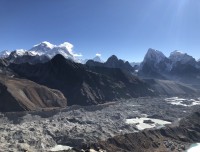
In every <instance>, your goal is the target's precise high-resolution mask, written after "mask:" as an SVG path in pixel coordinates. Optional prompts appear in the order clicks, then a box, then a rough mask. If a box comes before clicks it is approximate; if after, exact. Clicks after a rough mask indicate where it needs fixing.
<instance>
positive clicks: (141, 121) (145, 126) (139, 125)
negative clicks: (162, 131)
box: [126, 118, 171, 130]
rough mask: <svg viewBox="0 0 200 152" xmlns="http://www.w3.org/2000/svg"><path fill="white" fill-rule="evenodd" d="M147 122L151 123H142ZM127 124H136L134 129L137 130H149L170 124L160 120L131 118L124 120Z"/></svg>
mask: <svg viewBox="0 0 200 152" xmlns="http://www.w3.org/2000/svg"><path fill="white" fill-rule="evenodd" d="M146 120H149V121H152V124H151V123H144V121H146ZM126 123H127V124H136V127H137V128H138V129H139V130H144V129H149V128H161V127H164V125H166V124H171V122H168V121H164V120H160V119H151V118H133V119H126Z"/></svg>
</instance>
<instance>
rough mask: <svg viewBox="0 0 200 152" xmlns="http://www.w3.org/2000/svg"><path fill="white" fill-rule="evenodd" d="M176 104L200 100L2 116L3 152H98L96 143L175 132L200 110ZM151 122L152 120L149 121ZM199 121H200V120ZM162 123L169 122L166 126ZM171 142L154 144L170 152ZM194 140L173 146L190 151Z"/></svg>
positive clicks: (145, 100) (154, 100) (145, 101)
mask: <svg viewBox="0 0 200 152" xmlns="http://www.w3.org/2000/svg"><path fill="white" fill-rule="evenodd" d="M172 99H173V101H174V102H179V101H180V100H183V99H184V101H185V103H191V101H193V103H194V102H195V101H196V102H197V101H198V102H200V100H199V97H196V98H192V97H191V98H189V97H181V98H178V97H174V98H170V99H169V98H149V97H145V98H132V99H129V100H121V101H116V102H108V103H106V104H100V105H93V106H71V107H68V108H62V109H60V110H54V111H47V112H42V111H38V112H20V113H16V112H10V113H1V118H0V122H1V123H0V124H1V125H0V133H1V138H0V140H1V143H4V144H3V145H1V146H0V147H1V149H2V150H5V151H6V149H10V150H11V151H12V150H14V151H26V150H27V151H32V152H36V151H38V152H39V151H51V149H53V148H54V147H55V146H56V145H58V146H59V145H63V146H69V147H72V150H73V149H74V150H73V151H80V150H81V149H85V150H86V149H87V148H88V146H89V145H91V146H89V147H90V148H91V149H95V150H96V151H98V150H97V147H98V146H94V143H98V142H99V141H105V140H107V139H109V138H116V137H119V136H122V137H123V136H124V135H125V136H126V135H129V134H130V136H131V134H133V136H135V135H134V133H136V134H139V132H141V131H142V132H143V130H144V129H147V130H148V129H150V130H152V129H153V130H160V129H162V128H163V127H164V126H165V127H167V128H168V129H170V127H172V128H173V127H178V126H179V125H180V123H181V121H182V120H181V119H182V118H184V117H187V116H188V115H190V114H191V113H193V112H195V111H198V110H199V109H200V105H199V104H196V105H193V106H184V105H178V104H177V105H173V104H172V103H170V102H169V100H172ZM133 118H134V119H140V118H141V119H142V121H140V122H133V123H127V121H129V120H131V119H133ZM143 118H144V119H143ZM145 118H146V119H147V118H148V120H152V121H145V120H146V119H145ZM197 120H198V121H199V118H198V119H197ZM162 121H163V122H167V123H163V125H161V124H162ZM195 121H196V120H195ZM160 123H161V124H160ZM139 125H140V126H139ZM185 125H186V124H185ZM149 126H150V127H149ZM141 127H143V128H141ZM147 130H146V131H145V132H146V134H147V135H148V136H152V135H151V133H148V131H147ZM153 130H152V131H153ZM195 131H196V132H197V133H198V130H194V133H195ZM182 133H184V132H182V131H180V133H178V134H177V135H176V132H174V135H173V136H174V138H175V139H176V136H179V134H182ZM156 134H157V133H156ZM170 134H171V133H170ZM198 135H199V134H198ZM159 136H160V135H159ZM185 138H186V137H185ZM122 139H123V138H122ZM198 139H200V138H198ZM154 140H155V141H154ZM169 140H170V139H168V140H164V139H162V138H160V139H153V141H154V142H158V143H160V145H157V147H154V148H153V149H154V150H155V151H156V150H157V151H159V150H161V149H166V148H169V147H168V146H166V144H167V143H166V142H168V141H169ZM193 140H194V139H190V140H189V139H187V140H186V139H185V141H182V140H181V139H179V138H177V139H176V140H175V141H173V145H174V147H175V149H176V148H179V146H182V147H183V148H184V149H186V148H187V147H188V146H189V145H190V143H191V142H192V141H193ZM133 141H134V140H133ZM194 141H195V140H194ZM194 141H193V142H194ZM196 142H197V141H196ZM198 142H200V141H198ZM89 143H90V144H89ZM108 144H109V142H108ZM87 145H88V146H87ZM97 145H98V144H97ZM100 145H101V146H102V148H101V149H103V148H104V150H105V148H107V149H106V151H114V149H115V148H116V147H115V148H113V149H112V148H111V147H109V146H108V145H105V146H106V147H105V146H103V143H100ZM133 145H134V142H133ZM101 146H100V147H101ZM116 146H119V145H116ZM130 146H131V145H130ZM139 146H141V145H138V147H137V146H136V147H135V148H136V151H137V148H141V151H142V150H144V151H151V150H152V147H151V146H150V147H149V146H147V147H146V148H145V147H139ZM133 147H134V146H133ZM58 149H59V148H58ZM78 149H79V150H78ZM111 149H112V150H111ZM145 149H146V150H145ZM117 151H118V150H117ZM128 151H129V150H128Z"/></svg>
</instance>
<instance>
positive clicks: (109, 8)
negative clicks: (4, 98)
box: [0, 0, 200, 61]
mask: <svg viewBox="0 0 200 152" xmlns="http://www.w3.org/2000/svg"><path fill="white" fill-rule="evenodd" d="M42 41H49V42H51V43H53V44H56V45H58V44H60V43H63V42H65V41H67V42H70V43H72V44H73V45H74V52H76V53H81V54H83V58H92V57H94V56H95V54H96V53H100V54H102V58H103V59H107V57H109V56H110V55H112V54H115V55H117V56H118V57H119V58H122V59H126V60H128V61H141V60H143V57H144V55H145V53H146V51H147V49H148V48H155V49H158V50H160V51H163V53H164V54H165V55H166V56H169V53H170V52H172V51H174V50H180V51H183V52H187V53H188V54H190V55H193V56H194V57H195V58H200V0H0V50H5V49H8V50H14V49H20V48H24V49H29V48H31V47H32V46H33V45H34V44H38V43H40V42H42Z"/></svg>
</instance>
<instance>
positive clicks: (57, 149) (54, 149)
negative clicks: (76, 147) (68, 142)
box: [50, 145, 72, 151]
mask: <svg viewBox="0 0 200 152" xmlns="http://www.w3.org/2000/svg"><path fill="white" fill-rule="evenodd" d="M71 149H72V147H70V146H63V145H56V146H55V147H53V148H51V150H50V151H61V150H71Z"/></svg>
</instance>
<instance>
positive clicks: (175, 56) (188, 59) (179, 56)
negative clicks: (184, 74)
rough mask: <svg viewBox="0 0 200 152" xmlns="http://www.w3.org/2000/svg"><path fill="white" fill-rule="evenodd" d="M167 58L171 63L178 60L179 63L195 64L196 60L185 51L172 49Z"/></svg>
mask: <svg viewBox="0 0 200 152" xmlns="http://www.w3.org/2000/svg"><path fill="white" fill-rule="evenodd" d="M169 59H170V60H171V62H172V65H174V64H175V63H177V62H180V63H181V64H186V63H187V64H193V65H194V64H195V62H196V60H195V59H194V58H193V57H192V56H190V55H188V54H187V53H183V52H180V51H173V52H172V53H171V54H170V56H169Z"/></svg>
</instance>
